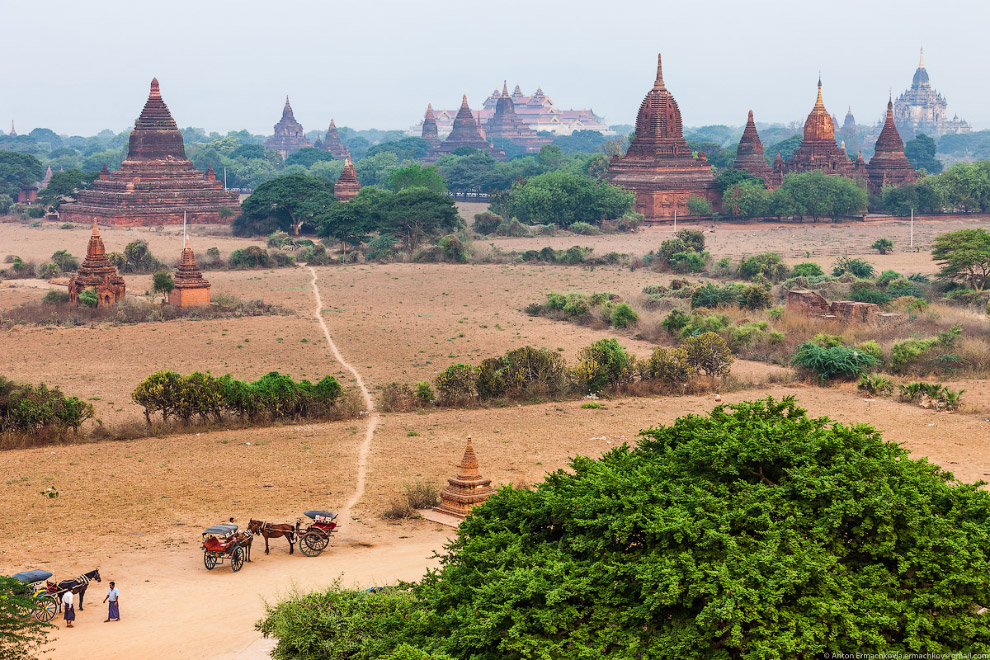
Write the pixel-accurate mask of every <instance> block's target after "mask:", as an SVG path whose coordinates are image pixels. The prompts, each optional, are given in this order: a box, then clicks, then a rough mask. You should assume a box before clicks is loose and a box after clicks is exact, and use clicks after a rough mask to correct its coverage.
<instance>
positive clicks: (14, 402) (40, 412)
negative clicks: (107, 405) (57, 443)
mask: <svg viewBox="0 0 990 660" xmlns="http://www.w3.org/2000/svg"><path fill="white" fill-rule="evenodd" d="M93 416H94V410H93V406H92V405H90V404H88V403H86V402H84V401H80V400H79V399H78V398H76V397H74V396H68V397H67V396H65V395H64V394H62V391H61V390H60V389H59V388H57V387H53V388H49V387H48V386H47V385H45V384H44V383H41V384H40V385H27V384H22V383H15V382H14V381H11V380H8V379H7V378H5V377H3V376H0V433H19V434H29V435H35V436H39V437H40V436H41V435H43V434H46V433H55V434H61V433H62V432H65V431H68V430H69V429H71V430H72V431H73V432H76V431H78V430H79V427H80V426H81V425H82V424H83V422H85V421H86V420H88V419H92V418H93Z"/></svg>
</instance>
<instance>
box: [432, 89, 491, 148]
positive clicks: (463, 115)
mask: <svg viewBox="0 0 990 660" xmlns="http://www.w3.org/2000/svg"><path fill="white" fill-rule="evenodd" d="M461 147H471V148H472V149H479V150H481V151H483V152H485V153H487V154H488V155H490V156H492V157H493V158H495V159H497V160H505V152H504V151H502V150H501V149H499V148H497V147H495V146H493V145H492V144H490V143H489V142H488V141H487V140H486V139H485V135H484V129H482V128H481V124H480V121H479V120H476V119H475V117H474V115H473V114H471V108H470V107H468V101H467V94H465V95H464V97H463V99H462V100H461V109H460V110H458V111H457V116H456V117H455V118H454V127H453V129H452V130H451V131H450V134H449V135H448V136H447V139H446V140H444V141H443V142H442V143H441V144H439V145H438V146H437V147H436V148H435V149H433V150H431V151H430V153H429V154H428V156H427V160H436V159H437V158H439V157H440V156H443V155H446V154H452V153H454V152H455V151H457V150H458V149H460V148H461Z"/></svg>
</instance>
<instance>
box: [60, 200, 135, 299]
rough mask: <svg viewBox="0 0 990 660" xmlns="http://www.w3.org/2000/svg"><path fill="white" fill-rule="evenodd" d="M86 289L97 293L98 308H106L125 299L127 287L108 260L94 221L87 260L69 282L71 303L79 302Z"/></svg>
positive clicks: (87, 248) (98, 229)
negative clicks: (80, 295)
mask: <svg viewBox="0 0 990 660" xmlns="http://www.w3.org/2000/svg"><path fill="white" fill-rule="evenodd" d="M86 289H94V290H95V291H96V301H97V306H99V307H105V306H108V305H112V304H114V303H117V302H120V301H122V300H123V299H124V294H125V290H126V286H125V284H124V278H123V277H121V276H120V274H119V273H118V272H117V269H116V268H114V265H113V264H112V263H110V260H109V259H108V258H107V250H106V247H104V245H103V239H102V238H101V237H100V228H99V227H98V226H97V224H96V220H95V219H94V220H93V233H92V234H91V235H90V237H89V244H88V245H87V246H86V258H85V259H83V262H82V265H81V266H79V270H77V271H76V274H75V276H74V277H73V278H72V279H71V280H69V301H70V302H73V303H78V302H79V294H80V293H82V292H83V291H85V290H86Z"/></svg>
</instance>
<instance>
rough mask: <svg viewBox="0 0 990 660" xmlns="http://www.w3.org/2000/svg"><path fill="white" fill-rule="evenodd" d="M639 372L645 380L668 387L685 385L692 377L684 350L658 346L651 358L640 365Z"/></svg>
mask: <svg viewBox="0 0 990 660" xmlns="http://www.w3.org/2000/svg"><path fill="white" fill-rule="evenodd" d="M638 370H639V376H640V378H642V379H643V380H648V381H657V382H659V383H661V384H662V385H666V386H668V387H676V386H680V385H683V384H685V383H687V382H688V379H689V378H690V377H691V365H690V364H688V359H687V351H686V350H685V349H684V348H664V347H663V346H657V347H656V348H655V349H653V353H652V354H651V355H650V357H649V358H647V359H646V360H643V361H641V362H640V363H639V364H638Z"/></svg>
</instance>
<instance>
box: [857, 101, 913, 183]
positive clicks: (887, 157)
mask: <svg viewBox="0 0 990 660" xmlns="http://www.w3.org/2000/svg"><path fill="white" fill-rule="evenodd" d="M860 158H862V155H860ZM866 172H867V175H868V177H869V179H868V187H869V191H870V194H871V195H881V194H883V187H884V186H888V185H890V186H900V185H902V184H905V183H910V182H912V181H914V179H915V177H916V174H915V171H914V166H912V165H911V163H910V161H908V159H907V156H905V155H904V141H903V140H901V135H900V133H898V132H897V126H895V125H894V104H893V102H892V101H890V100H888V101H887V119H886V120H885V121H884V123H883V128H882V129H880V137H879V138H877V145H876V150H875V151H874V152H873V158H871V159H870V164H869V165H867V166H866Z"/></svg>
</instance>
